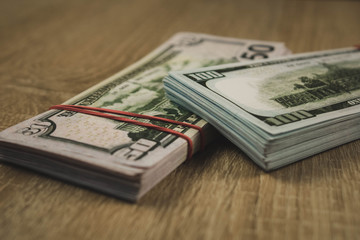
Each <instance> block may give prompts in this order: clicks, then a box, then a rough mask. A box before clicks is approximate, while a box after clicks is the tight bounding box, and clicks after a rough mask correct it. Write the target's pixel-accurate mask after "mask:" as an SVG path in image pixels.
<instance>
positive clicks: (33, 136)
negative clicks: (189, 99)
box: [0, 33, 289, 200]
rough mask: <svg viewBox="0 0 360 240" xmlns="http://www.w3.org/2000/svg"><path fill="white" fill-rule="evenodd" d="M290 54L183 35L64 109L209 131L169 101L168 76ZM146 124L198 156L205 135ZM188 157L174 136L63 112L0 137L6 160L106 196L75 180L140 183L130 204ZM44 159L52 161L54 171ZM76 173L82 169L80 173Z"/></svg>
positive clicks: (257, 44)
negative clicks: (102, 177)
mask: <svg viewBox="0 0 360 240" xmlns="http://www.w3.org/2000/svg"><path fill="white" fill-rule="evenodd" d="M288 53H289V50H288V49H287V48H286V47H285V45H284V44H283V43H278V42H265V41H257V40H242V39H233V38H224V37H216V36H211V35H206V34H197V33H179V34H176V35H175V36H173V37H172V38H171V39H170V40H168V41H167V42H165V43H164V44H162V45H161V46H160V47H159V48H157V49H156V50H154V51H153V52H152V53H150V54H149V55H148V56H146V57H144V58H143V59H141V60H140V61H138V62H137V63H135V64H134V65H132V66H130V67H128V68H126V69H125V70H123V71H121V72H119V73H117V74H115V75H114V76H112V77H110V78H108V79H106V80H105V81H102V82H101V83H99V84H98V85H96V86H94V87H92V88H90V89H88V90H86V91H84V92H83V93H81V94H79V95H77V96H75V97H74V98H72V99H70V100H68V101H66V102H65V103H64V104H72V105H82V106H91V107H98V108H108V109H115V110H121V111H128V112H133V113H139V114H145V115H151V116H157V117H163V118H168V119H173V120H177V121H183V122H188V123H192V124H195V125H199V126H201V127H204V128H206V127H207V126H208V124H207V122H206V121H204V120H202V119H201V118H199V117H198V116H197V115H195V114H193V113H191V112H189V111H187V110H185V109H183V108H180V107H178V106H177V105H176V104H174V103H171V102H170V101H169V100H168V99H167V98H166V97H165V91H164V89H163V82H162V79H163V77H164V76H165V75H166V74H167V72H168V71H174V70H181V69H191V68H198V67H206V66H213V65H219V64H225V63H232V62H247V61H251V60H255V59H264V58H269V57H273V56H281V55H285V54H288ZM49 107H50V106H49ZM142 121H144V122H151V123H154V124H157V125H160V126H163V127H167V128H171V129H174V130H176V131H179V132H183V133H185V134H186V135H188V136H190V137H191V138H192V139H193V141H194V145H195V149H197V148H198V146H199V133H198V132H197V131H195V130H193V129H188V128H185V127H182V126H179V125H173V124H169V123H163V122H154V121H153V120H142ZM186 149H187V144H186V141H185V140H183V139H181V138H178V137H175V136H174V135H171V134H168V133H164V132H159V131H157V130H153V129H148V128H145V127H142V126H137V125H132V124H128V123H124V122H118V121H114V120H110V119H103V118H99V117H95V116H90V115H85V114H81V113H76V112H71V111H62V110H51V111H47V112H45V113H43V114H40V115H38V116H35V117H33V118H31V119H29V120H27V121H24V122H22V123H19V124H17V125H15V126H13V127H10V128H9V129H6V130H5V131H3V132H1V133H0V157H1V159H2V160H5V161H9V162H13V163H17V164H20V165H25V166H28V167H31V168H33V169H36V170H38V171H43V172H47V173H49V174H52V175H56V176H57V177H60V178H66V179H68V180H70V181H73V182H77V183H80V184H82V185H85V186H88V187H91V188H96V189H100V187H99V186H98V183H96V182H95V183H93V182H92V183H89V182H88V181H87V180H84V179H83V178H81V177H80V176H79V174H78V175H76V173H77V171H78V172H79V173H80V175H81V174H86V173H84V171H82V170H84V169H86V170H89V171H88V172H89V175H88V177H89V178H90V177H92V175H94V174H95V172H96V171H98V172H99V173H100V172H101V171H104V172H106V174H107V173H109V172H110V173H111V175H112V176H118V175H119V176H121V177H123V178H126V179H130V180H127V181H133V182H139V184H140V186H142V185H143V184H145V185H146V187H144V188H143V190H142V191H141V193H139V192H136V191H135V190H134V191H135V192H136V193H134V194H133V195H136V196H133V195H131V196H127V197H125V198H128V199H132V200H133V198H138V197H139V196H140V195H142V194H143V193H145V192H146V191H147V190H148V189H149V188H150V187H151V186H153V185H154V184H155V183H156V182H158V181H159V180H161V179H162V178H163V177H164V176H166V175H167V174H168V173H169V172H170V171H171V170H173V169H174V168H175V167H176V166H178V165H179V164H180V163H181V162H182V161H184V160H185V158H186V153H187V151H186ZM22 154H23V155H22ZM24 154H27V155H24ZM37 155H41V156H42V160H36V159H32V160H29V159H31V158H32V157H33V156H37ZM54 156H55V158H54ZM46 158H52V159H53V160H52V161H51V163H49V162H50V161H49V160H46ZM38 159H40V158H38ZM54 159H55V160H54ZM62 159H66V161H63V160H62ZM54 166H59V168H61V169H64V168H72V169H73V174H72V175H71V176H69V174H67V173H66V171H64V172H62V173H59V171H56V169H55V168H54ZM75 166H81V167H79V168H77V169H76V170H74V169H75ZM101 174H103V175H106V174H105V173H101ZM145 175H146V176H147V178H148V179H147V180H146V183H144V182H145V180H144V179H145V178H144V176H145ZM153 175H154V176H153ZM155 175H156V176H155ZM134 179H135V180H134ZM98 181H107V180H98ZM110 184H111V183H110ZM108 185H109V184H108ZM109 188H110V189H109ZM133 188H136V187H133ZM139 188H140V187H139ZM124 189H125V187H124ZM100 190H101V191H105V192H108V193H112V194H115V195H118V196H120V195H122V194H125V193H124V192H126V191H129V190H126V189H125V190H121V189H120V190H119V189H116V191H117V192H116V193H114V192H115V190H114V189H113V188H112V187H111V186H110V187H109V186H107V187H106V188H103V189H100Z"/></svg>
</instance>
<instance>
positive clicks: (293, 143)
mask: <svg viewBox="0 0 360 240" xmlns="http://www.w3.org/2000/svg"><path fill="white" fill-rule="evenodd" d="M261 50H263V51H266V48H263V49H261V48H259V49H257V51H259V52H261ZM164 85H165V90H166V92H167V95H168V97H169V98H170V99H171V100H173V101H174V102H176V103H178V104H180V105H182V106H184V107H185V108H187V109H189V110H191V111H193V112H194V113H196V114H198V115H199V116H201V117H202V118H204V119H205V120H207V121H208V122H209V123H210V124H212V125H213V126H215V127H216V128H217V129H218V130H219V131H220V132H221V133H222V134H223V135H225V136H226V137H227V138H228V139H230V140H231V141H232V142H233V143H234V144H235V145H237V146H238V147H239V148H241V149H242V150H243V151H244V152H245V153H246V154H247V155H248V156H249V157H250V158H251V159H252V160H254V162H255V163H257V164H258V165H259V166H260V167H262V168H263V169H265V170H271V169H275V168H278V167H281V166H284V165H287V164H290V163H292V162H295V161H298V160H300V159H303V158H306V157H308V156H311V155H314V154H316V153H319V152H322V151H325V150H327V149H330V148H333V147H336V146H338V145H341V144H344V143H347V142H350V141H353V140H356V139H359V138H360V127H359V126H360V50H359V49H358V48H344V49H338V50H330V51H322V52H313V53H306V54H296V55H291V56H289V57H281V58H276V59H272V60H262V61H257V62H252V63H245V64H243V63H234V64H226V65H221V66H213V67H207V68H200V69H195V70H185V71H178V72H170V73H169V75H168V76H167V77H166V78H165V80H164Z"/></svg>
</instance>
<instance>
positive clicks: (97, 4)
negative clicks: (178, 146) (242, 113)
mask: <svg viewBox="0 0 360 240" xmlns="http://www.w3.org/2000/svg"><path fill="white" fill-rule="evenodd" d="M359 10H360V2H359V1H325V0H323V1H310V0H308V1H305V0H304V1H285V0H284V1H281V0H276V1H275V0H274V1H265V0H264V1H250V0H249V1H239V0H233V1H231V0H224V1H215V0H211V1H205V0H192V1H190V0H186V1H185V0H183V1H165V0H147V1H145V0H144V1H139V0H120V1H113V0H106V1H100V0H98V1H96V0H86V1H85V0H73V1H62V0H52V1H48V0H34V1H26V0H17V1H10V0H4V1H1V2H0V81H1V88H0V111H1V115H0V116H1V118H0V119H1V121H0V130H2V129H5V128H6V127H9V126H11V125H14V124H16V123H18V122H20V121H23V120H25V119H27V118H29V117H31V116H34V115H36V114H38V113H41V112H43V111H45V110H47V109H48V107H49V106H52V105H55V104H59V103H61V102H63V101H65V100H67V99H69V98H70V97H72V96H74V95H76V94H77V93H79V92H81V91H83V90H85V89H86V88H89V87H90V86H92V85H94V84H96V83H98V82H99V81H101V80H103V79H105V78H106V77H109V76H111V75H112V74H114V73H116V72H117V71H119V70H121V69H123V68H124V67H126V66H128V65H130V64H132V63H133V62H135V61H136V60H138V59H140V58H141V57H143V56H144V55H146V54H147V53H148V52H150V51H151V50H152V49H154V48H155V47H156V46H158V45H160V44H161V43H162V42H163V41H165V40H166V39H168V38H169V37H170V36H171V35H173V34H174V33H176V32H178V31H194V32H203V33H210V34H215V35H221V36H230V37H238V38H249V39H263V40H273V41H284V42H286V44H287V46H288V47H289V48H290V49H292V50H293V52H305V51H312V50H322V49H330V48H339V47H346V46H351V45H354V44H356V43H360V28H359V22H360V14H359V12H360V11H359ZM359 156H360V141H355V142H352V143H349V144H346V145H343V146H340V147H337V148H334V149H332V150H329V151H326V152H324V153H321V154H318V155H316V156H313V157H310V158H307V159H305V160H303V161H301V162H298V163H296V164H292V165H290V166H288V167H285V168H282V169H279V170H277V171H274V172H271V173H265V172H263V171H262V170H260V169H259V168H258V167H256V166H255V164H253V162H252V161H251V160H249V158H248V157H247V156H246V155H244V153H242V152H241V151H240V150H238V149H237V148H236V147H234V146H233V145H232V144H231V143H229V142H228V141H227V140H226V139H224V138H219V139H218V140H217V141H216V142H215V143H213V144H212V145H211V146H209V147H207V149H206V151H205V152H203V153H200V154H197V155H196V156H195V157H194V158H193V159H192V160H190V161H187V162H185V163H184V164H182V165H181V166H180V167H179V168H178V169H177V170H176V171H174V172H173V173H172V174H170V175H169V176H168V177H167V178H166V179H165V180H163V181H162V182H161V183H160V184H158V185H157V186H156V187H155V188H154V189H153V190H152V191H150V192H149V193H148V194H147V195H145V197H144V198H142V199H141V201H140V202H139V203H138V204H129V203H126V202H123V201H121V200H118V199H114V198H112V197H109V196H106V195H102V194H99V193H97V192H93V191H90V190H87V189H84V188H80V187H77V186H74V185H71V184H68V183H64V182H61V181H58V180H55V179H52V178H50V177H47V176H44V175H41V174H38V173H35V172H32V171H29V170H26V169H23V168H20V167H17V166H12V165H9V164H3V163H0V216H1V217H0V239H11V240H12V239H359V238H360V215H359V212H360V201H359V199H360V171H359V170H360V162H359Z"/></svg>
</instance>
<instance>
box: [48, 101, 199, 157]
mask: <svg viewBox="0 0 360 240" xmlns="http://www.w3.org/2000/svg"><path fill="white" fill-rule="evenodd" d="M49 109H58V110H67V111H73V112H79V113H83V114H88V115H93V116H98V117H103V118H108V119H113V120H117V121H122V122H127V123H131V124H135V125H139V126H143V127H148V128H152V129H155V130H158V131H162V132H167V133H170V134H173V135H176V136H178V137H181V138H183V139H185V140H186V141H187V143H188V154H187V158H188V159H190V158H191V156H192V153H193V143H192V140H191V138H190V137H188V136H186V135H185V134H183V133H180V132H177V131H175V130H172V129H168V128H165V127H161V126H158V125H154V124H150V123H144V122H140V121H136V120H133V119H128V118H123V117H117V116H114V115H111V114H118V115H126V116H131V117H137V118H144V119H151V120H156V121H162V122H168V123H172V124H177V125H181V126H185V127H189V128H194V129H196V130H198V131H199V133H200V140H201V141H200V145H201V149H202V150H203V149H204V146H205V142H204V140H205V137H204V133H203V131H202V128H201V127H199V126H196V125H193V124H190V123H185V122H179V121H175V120H171V119H167V118H161V117H155V116H149V115H143V114H137V113H131V112H125V111H119V110H113V109H106V108H96V107H88V106H80V105H55V106H52V107H50V108H49ZM102 112H105V113H102ZM106 113H111V114H106Z"/></svg>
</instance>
